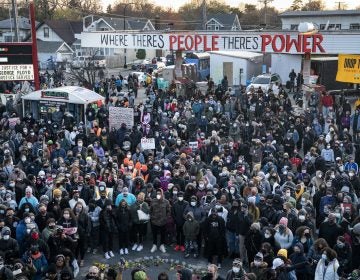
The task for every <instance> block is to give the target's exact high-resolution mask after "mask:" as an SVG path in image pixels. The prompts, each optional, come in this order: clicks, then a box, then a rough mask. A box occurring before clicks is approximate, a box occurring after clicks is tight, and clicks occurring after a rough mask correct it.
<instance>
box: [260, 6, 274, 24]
mask: <svg viewBox="0 0 360 280" xmlns="http://www.w3.org/2000/svg"><path fill="white" fill-rule="evenodd" d="M273 1H274V0H259V2H260V3H261V4H264V21H265V27H266V26H267V6H268V4H269V3H271V2H273Z"/></svg>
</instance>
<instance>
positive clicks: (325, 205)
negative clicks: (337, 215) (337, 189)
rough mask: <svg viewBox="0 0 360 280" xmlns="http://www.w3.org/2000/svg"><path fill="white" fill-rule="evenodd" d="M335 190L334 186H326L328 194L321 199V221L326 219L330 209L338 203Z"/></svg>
mask: <svg viewBox="0 0 360 280" xmlns="http://www.w3.org/2000/svg"><path fill="white" fill-rule="evenodd" d="M333 193H334V191H333V189H332V188H326V195H325V196H323V197H322V198H321V199H320V205H319V211H320V216H319V219H320V221H321V222H322V221H324V219H325V218H326V216H327V215H328V214H329V209H331V208H332V207H334V206H335V205H336V198H335V196H334V195H333Z"/></svg>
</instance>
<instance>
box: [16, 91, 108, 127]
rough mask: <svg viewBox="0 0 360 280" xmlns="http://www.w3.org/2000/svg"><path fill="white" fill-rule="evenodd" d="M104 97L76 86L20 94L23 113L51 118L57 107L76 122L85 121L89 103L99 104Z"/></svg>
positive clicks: (35, 116) (36, 117)
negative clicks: (70, 115) (69, 114)
mask: <svg viewBox="0 0 360 280" xmlns="http://www.w3.org/2000/svg"><path fill="white" fill-rule="evenodd" d="M104 100H105V98H104V97H103V96H101V95H99V94H97V93H96V92H94V91H91V90H89V89H86V88H83V87H78V86H66V87H59V88H53V89H46V90H38V91H34V92H31V93H29V94H27V95H24V96H22V105H23V114H24V116H25V115H26V113H29V112H31V113H32V114H33V117H34V118H35V119H38V118H44V119H49V118H50V119H51V114H52V113H54V112H55V111H56V110H57V109H58V108H59V109H60V110H61V111H62V112H69V113H71V114H72V115H73V116H74V118H75V120H76V122H77V123H78V122H81V121H82V122H86V116H85V110H86V106H87V105H88V104H89V103H96V104H101V103H103V102H104Z"/></svg>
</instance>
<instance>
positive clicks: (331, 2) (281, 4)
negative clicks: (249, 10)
mask: <svg viewBox="0 0 360 280" xmlns="http://www.w3.org/2000/svg"><path fill="white" fill-rule="evenodd" d="M224 1H225V3H226V4H228V5H230V6H234V7H238V6H239V4H240V3H248V4H256V5H258V4H259V1H258V0H247V1H241V0H240V1H239V0H224ZM306 1H307V0H305V1H303V2H306ZM339 1H340V2H344V3H345V4H346V5H347V7H346V8H347V9H354V8H355V7H357V6H359V5H360V1H359V0H323V2H324V3H325V4H326V8H327V9H334V7H335V6H336V5H338V3H336V2H339ZM152 2H153V3H155V4H157V5H161V6H165V7H172V8H174V9H177V8H179V7H180V6H182V5H183V4H184V3H187V2H190V1H189V0H188V1H186V0H170V1H169V0H152ZM103 3H104V4H105V5H104V6H105V7H106V6H107V5H108V4H112V3H114V1H113V0H103ZM291 3H292V0H274V1H273V2H272V3H270V6H273V7H276V8H277V9H278V10H279V11H283V10H285V9H286V8H288V7H289V6H291Z"/></svg>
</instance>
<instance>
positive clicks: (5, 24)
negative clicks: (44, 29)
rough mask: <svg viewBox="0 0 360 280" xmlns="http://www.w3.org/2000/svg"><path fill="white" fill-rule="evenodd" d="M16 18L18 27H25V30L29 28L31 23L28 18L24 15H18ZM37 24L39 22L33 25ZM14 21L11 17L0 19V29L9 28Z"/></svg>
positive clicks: (12, 25) (12, 26)
mask: <svg viewBox="0 0 360 280" xmlns="http://www.w3.org/2000/svg"><path fill="white" fill-rule="evenodd" d="M17 20H18V26H19V29H25V30H30V29H31V23H30V20H29V19H28V18H26V17H21V16H19V17H18V18H17ZM36 25H39V22H37V21H36V22H35V26H36ZM14 26H15V23H14V19H13V18H11V19H10V18H8V19H4V20H1V21H0V28H1V29H11V28H14Z"/></svg>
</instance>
